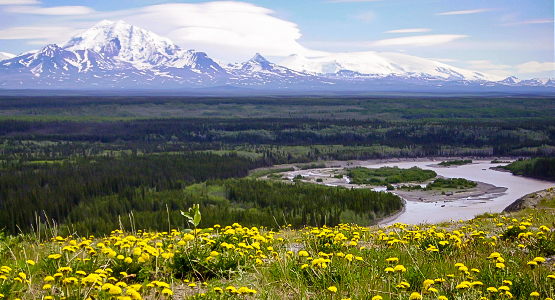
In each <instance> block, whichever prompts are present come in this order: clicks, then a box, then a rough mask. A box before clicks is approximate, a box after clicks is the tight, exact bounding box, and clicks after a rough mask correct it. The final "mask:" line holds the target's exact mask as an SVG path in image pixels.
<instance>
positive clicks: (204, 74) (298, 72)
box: [0, 20, 555, 92]
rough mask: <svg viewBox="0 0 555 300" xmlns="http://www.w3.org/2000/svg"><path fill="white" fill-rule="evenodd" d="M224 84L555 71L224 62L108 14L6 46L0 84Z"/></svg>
mask: <svg viewBox="0 0 555 300" xmlns="http://www.w3.org/2000/svg"><path fill="white" fill-rule="evenodd" d="M222 87H230V88H231V87H233V88H241V87H243V88H246V89H249V90H261V89H264V90H287V91H311V90H314V91H373V90H376V91H397V90H417V91H427V90H431V91H436V90H445V91H447V90H456V91H470V90H484V91H489V90H492V91H503V90H510V89H520V90H525V91H528V90H530V91H548V92H550V91H552V90H553V91H555V89H553V88H555V80H554V79H530V80H519V79H518V78H516V77H508V78H505V79H504V78H500V77H497V76H493V75H489V74H484V73H480V72H475V71H470V70H465V69H461V68H455V67H452V66H449V65H447V64H444V63H441V62H437V61H433V60H429V59H424V58H420V57H415V56H409V55H405V54H399V53H379V52H359V53H340V54H332V55H329V56H326V57H319V58H305V57H301V56H298V55H291V56H289V57H287V58H286V59H285V60H284V61H282V62H281V63H280V64H279V65H278V64H275V63H271V62H269V61H268V60H266V59H265V58H264V57H263V56H261V55H260V54H256V55H255V56H254V57H253V58H252V59H250V60H249V61H247V62H244V63H236V64H228V65H223V64H219V63H217V62H216V61H214V60H213V59H211V58H210V57H209V56H208V55H206V53H204V52H199V51H195V50H183V49H181V48H180V47H179V46H177V45H175V44H174V43H173V42H172V41H171V40H169V39H168V38H164V37H160V36H158V35H156V34H155V33H152V32H150V31H147V30H144V29H141V28H138V27H136V26H133V25H130V24H127V23H125V22H123V21H117V22H113V21H107V20H104V21H102V22H100V23H98V24H96V25H95V26H93V27H92V28H90V29H89V30H87V31H85V32H83V33H81V34H79V35H76V36H74V37H73V38H71V39H70V40H69V41H68V42H67V43H65V44H64V45H54V44H52V45H47V46H45V47H44V48H42V49H40V50H39V51H36V52H27V53H23V54H20V55H17V56H16V55H13V54H9V53H4V52H0V89H58V90H60V89H68V90H73V89H81V90H113V89H122V88H123V89H128V90H137V89H139V90H149V89H152V90H160V89H174V90H175V89H192V88H212V89H216V88H217V89H219V90H222Z"/></svg>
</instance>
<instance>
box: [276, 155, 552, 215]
mask: <svg viewBox="0 0 555 300" xmlns="http://www.w3.org/2000/svg"><path fill="white" fill-rule="evenodd" d="M437 163H438V162H437V161H436V162H433V161H401V162H388V163H379V164H376V163H374V162H358V163H357V165H359V166H363V167H367V168H380V167H384V166H389V167H393V166H397V167H399V168H411V167H414V166H417V167H419V168H422V169H428V170H434V171H435V172H436V173H437V174H438V175H439V176H442V177H446V178H465V179H468V180H472V181H477V182H483V183H487V184H491V185H494V186H497V187H505V188H507V190H506V191H504V192H502V193H496V194H490V195H487V197H468V198H463V199H459V200H456V201H445V202H444V201H437V202H421V201H406V202H405V209H404V211H403V212H402V213H400V214H398V215H397V217H396V218H394V219H393V218H390V219H388V220H387V221H386V223H383V225H387V224H392V223H396V222H401V223H406V224H420V223H438V222H442V221H450V220H467V219H471V218H473V217H474V216H476V215H479V214H482V213H485V212H490V213H497V212H501V211H502V210H503V209H504V208H505V207H507V206H508V205H509V204H511V203H512V202H514V201H515V200H517V199H518V198H520V197H522V196H525V195H527V194H530V193H533V192H536V191H539V190H543V189H547V188H550V187H554V186H555V183H554V182H547V181H541V180H535V179H529V178H524V177H520V176H514V175H512V174H511V173H509V172H501V171H496V170H492V169H490V168H491V167H498V166H500V164H492V163H491V162H490V161H474V162H473V163H472V164H468V165H462V166H457V167H438V166H437ZM336 169H337V168H323V169H312V170H306V171H294V172H287V173H285V176H287V177H290V178H292V177H293V176H296V175H301V176H303V177H316V178H317V177H319V176H321V177H329V174H330V173H331V172H333V171H334V170H336ZM328 185H330V184H328ZM336 185H341V186H346V187H355V186H354V185H352V184H350V183H349V182H348V180H347V179H346V178H345V179H344V182H343V183H339V184H336Z"/></svg>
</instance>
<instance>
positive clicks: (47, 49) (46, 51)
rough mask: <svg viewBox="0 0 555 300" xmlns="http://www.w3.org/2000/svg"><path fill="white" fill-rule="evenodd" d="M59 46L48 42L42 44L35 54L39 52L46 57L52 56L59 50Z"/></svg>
mask: <svg viewBox="0 0 555 300" xmlns="http://www.w3.org/2000/svg"><path fill="white" fill-rule="evenodd" d="M60 50H61V49H60V47H59V46H58V45H56V44H49V45H46V46H44V47H43V48H42V49H40V50H39V52H37V54H41V55H44V56H47V57H54V56H56V55H57V54H58V53H59V52H60Z"/></svg>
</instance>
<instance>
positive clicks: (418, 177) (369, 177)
mask: <svg viewBox="0 0 555 300" xmlns="http://www.w3.org/2000/svg"><path fill="white" fill-rule="evenodd" d="M347 174H348V176H349V177H350V178H351V182H352V183H354V184H372V185H388V184H393V183H406V182H424V181H427V180H430V179H432V178H434V177H436V176H437V173H436V172H434V171H431V170H422V169H420V168H418V167H412V168H410V169H400V168H399V167H381V168H379V169H370V168H363V167H357V168H354V169H350V170H348V173H347Z"/></svg>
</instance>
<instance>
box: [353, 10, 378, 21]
mask: <svg viewBox="0 0 555 300" xmlns="http://www.w3.org/2000/svg"><path fill="white" fill-rule="evenodd" d="M374 18H376V14H375V13H374V12H372V11H367V12H363V13H360V14H358V15H356V16H355V19H357V20H360V21H363V22H365V23H370V22H371V21H372V20H374Z"/></svg>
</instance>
